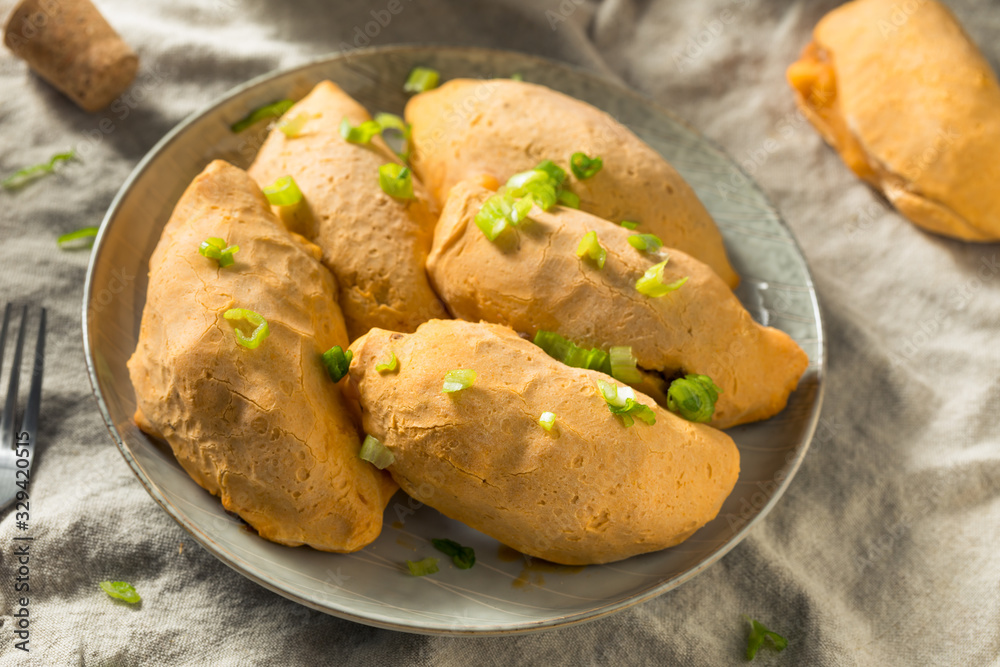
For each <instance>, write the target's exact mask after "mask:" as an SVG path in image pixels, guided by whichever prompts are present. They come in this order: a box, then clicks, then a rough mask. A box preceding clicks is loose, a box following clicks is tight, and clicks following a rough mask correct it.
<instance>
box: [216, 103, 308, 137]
mask: <svg viewBox="0 0 1000 667" xmlns="http://www.w3.org/2000/svg"><path fill="white" fill-rule="evenodd" d="M293 104H295V102H293V101H292V100H279V101H277V102H273V103H271V104H266V105H264V106H262V107H260V108H257V109H254V110H253V111H251V112H250V113H248V114H247V115H246V116H244V117H243V118H241V119H240V120H238V121H236V122H235V123H233V124H232V125H231V126H230V127H229V129H230V130H232V131H233V132H235V133H236V134H239V133H240V132H242V131H243V130H245V129H247V128H248V127H250V126H251V125H255V124H257V123H259V122H260V121H262V120H264V119H265V118H279V117H281V116H283V115H285V112H286V111H288V110H289V109H291V108H292V105H293Z"/></svg>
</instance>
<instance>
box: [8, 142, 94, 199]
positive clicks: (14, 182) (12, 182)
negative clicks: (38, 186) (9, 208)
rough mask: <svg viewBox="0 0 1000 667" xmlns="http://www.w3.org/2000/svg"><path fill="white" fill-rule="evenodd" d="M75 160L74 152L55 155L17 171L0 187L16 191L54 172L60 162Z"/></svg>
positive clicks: (69, 151)
mask: <svg viewBox="0 0 1000 667" xmlns="http://www.w3.org/2000/svg"><path fill="white" fill-rule="evenodd" d="M75 158H76V151H75V150H68V151H66V152H65V153H56V154H55V155H53V156H52V157H51V158H50V159H49V161H48V162H43V163H42V164H36V165H32V166H30V167H24V168H23V169H18V170H17V171H15V172H14V173H13V174H11V175H10V176H8V177H7V178H5V179H3V180H2V181H0V186H2V187H3V188H4V189H5V190H16V189H17V188H19V187H21V186H22V185H27V184H28V183H30V182H31V181H33V180H35V179H36V178H39V177H41V176H45V175H46V174H51V173H53V172H55V170H56V165H57V164H59V163H60V162H66V161H68V160H73V159H75Z"/></svg>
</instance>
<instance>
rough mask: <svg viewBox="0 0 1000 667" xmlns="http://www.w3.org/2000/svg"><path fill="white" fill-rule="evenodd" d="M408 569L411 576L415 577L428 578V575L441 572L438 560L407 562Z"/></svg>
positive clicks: (427, 559)
mask: <svg viewBox="0 0 1000 667" xmlns="http://www.w3.org/2000/svg"><path fill="white" fill-rule="evenodd" d="M406 567H408V568H409V569H410V574H412V575H413V576H414V577H426V576H427V575H428V574H434V573H435V572H438V571H439V570H438V559H437V558H425V559H423V560H417V561H413V560H408V561H406Z"/></svg>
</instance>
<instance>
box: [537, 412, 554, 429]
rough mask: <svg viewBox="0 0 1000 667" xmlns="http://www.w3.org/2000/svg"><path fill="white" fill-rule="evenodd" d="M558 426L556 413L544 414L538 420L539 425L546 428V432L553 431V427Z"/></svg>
mask: <svg viewBox="0 0 1000 667" xmlns="http://www.w3.org/2000/svg"><path fill="white" fill-rule="evenodd" d="M555 424H556V413H554V412H543V413H542V416H541V417H539V418H538V425H539V426H541V427H542V428H544V429H545V430H546V431H551V430H552V427H553V426H555Z"/></svg>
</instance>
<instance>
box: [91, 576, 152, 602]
mask: <svg viewBox="0 0 1000 667" xmlns="http://www.w3.org/2000/svg"><path fill="white" fill-rule="evenodd" d="M99 585H100V587H101V590H102V591H104V592H105V593H107V594H108V595H110V596H111V597H113V598H117V599H118V600H124V601H125V602H128V603H129V604H136V603H137V602H142V598H141V597H139V594H138V593H137V592H136V590H135V587H134V586H132V584H130V583H128V582H125V581H102V582H101V583H100V584H99Z"/></svg>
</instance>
